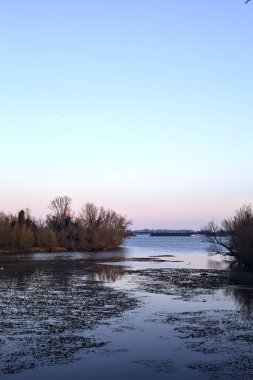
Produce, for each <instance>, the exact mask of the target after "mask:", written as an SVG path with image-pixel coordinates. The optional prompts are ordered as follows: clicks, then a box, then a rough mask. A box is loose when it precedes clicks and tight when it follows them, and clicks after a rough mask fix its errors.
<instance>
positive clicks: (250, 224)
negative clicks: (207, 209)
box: [204, 205, 253, 267]
mask: <svg viewBox="0 0 253 380" xmlns="http://www.w3.org/2000/svg"><path fill="white" fill-rule="evenodd" d="M204 235H205V241H207V242H209V243H210V247H209V250H210V252H211V254H221V255H223V256H232V257H233V258H234V260H235V261H236V262H238V263H239V264H240V265H242V266H245V267H253V210H252V207H251V205H244V206H242V207H241V208H240V209H239V210H237V211H236V213H235V215H234V217H232V218H230V219H224V220H223V221H222V223H221V226H218V225H216V224H215V223H214V222H209V223H208V225H207V226H206V227H205V228H204Z"/></svg>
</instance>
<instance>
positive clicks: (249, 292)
mask: <svg viewBox="0 0 253 380" xmlns="http://www.w3.org/2000/svg"><path fill="white" fill-rule="evenodd" d="M225 295H226V296H230V297H232V298H233V299H234V301H235V303H236V305H237V306H238V307H239V308H240V310H241V311H242V312H243V313H245V314H247V315H252V312H253V288H252V289H249V288H243V287H241V288H240V287H234V288H227V289H225Z"/></svg>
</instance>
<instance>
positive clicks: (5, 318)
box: [0, 257, 135, 374]
mask: <svg viewBox="0 0 253 380" xmlns="http://www.w3.org/2000/svg"><path fill="white" fill-rule="evenodd" d="M91 264H92V263H91V261H86V260H83V259H76V260H64V259H62V258H61V259H60V260H56V259H55V260H52V259H51V260H32V259H31V257H30V259H29V258H28V257H27V258H26V259H25V260H17V261H16V262H15V260H11V261H10V262H7V261H5V262H2V263H1V268H3V269H2V270H1V271H0V300H1V305H0V330H1V338H0V351H1V355H0V357H1V360H0V374H1V373H2V374H3V373H17V372H19V371H21V370H24V369H28V368H34V367H36V366H38V365H39V366H45V365H52V364H53V365H56V364H62V363H66V362H72V361H74V360H76V358H77V357H80V355H81V354H82V352H83V350H84V349H85V350H87V349H91V348H92V349H94V348H96V347H100V346H102V345H103V344H104V343H103V342H101V341H97V340H94V339H90V338H88V337H85V335H84V334H85V331H86V330H87V329H90V328H92V327H94V326H96V325H98V324H101V323H103V321H104V320H105V319H107V318H110V317H113V316H115V315H120V313H121V312H123V311H124V310H127V309H129V308H132V307H134V306H135V300H134V299H132V298H130V297H128V296H127V295H126V294H125V293H122V292H120V291H116V290H115V289H113V288H111V287H108V286H104V285H103V284H102V283H101V282H100V283H98V282H95V281H93V279H95V278H96V279H100V280H103V279H105V280H106V281H115V280H116V279H117V278H120V276H122V275H123V268H122V267H120V269H119V268H117V267H116V268H115V267H112V268H111V267H110V266H109V265H102V266H96V265H95V266H94V263H93V266H94V268H93V269H91ZM96 267H99V270H98V273H97V274H96ZM86 276H87V278H86ZM88 278H89V279H90V280H91V281H89V280H88Z"/></svg>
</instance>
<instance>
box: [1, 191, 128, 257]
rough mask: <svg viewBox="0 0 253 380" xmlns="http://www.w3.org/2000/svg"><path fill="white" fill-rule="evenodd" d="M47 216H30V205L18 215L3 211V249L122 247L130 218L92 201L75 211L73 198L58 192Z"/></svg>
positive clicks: (23, 250) (47, 249)
mask: <svg viewBox="0 0 253 380" xmlns="http://www.w3.org/2000/svg"><path fill="white" fill-rule="evenodd" d="M49 209H50V213H49V214H48V215H47V216H46V218H45V220H42V219H36V218H34V217H32V216H31V213H30V211H29V210H28V209H24V210H20V211H19V212H18V214H17V215H13V214H6V213H4V212H0V250H1V251H8V252H35V251H57V250H61V251H63V250H70V251H99V250H106V249H116V248H119V247H120V245H121V244H122V242H123V239H124V238H125V237H126V236H127V234H128V229H129V227H130V225H131V222H130V221H129V220H128V219H127V218H126V217H125V216H122V215H120V214H118V213H116V212H115V211H113V210H105V209H104V208H103V207H97V206H96V205H95V204H93V203H86V204H85V206H83V207H82V209H81V210H80V211H79V212H78V215H77V216H75V213H74V212H73V210H72V209H71V198H70V197H68V196H59V197H56V198H54V199H53V200H52V201H51V202H50V205H49Z"/></svg>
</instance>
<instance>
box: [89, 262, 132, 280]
mask: <svg viewBox="0 0 253 380" xmlns="http://www.w3.org/2000/svg"><path fill="white" fill-rule="evenodd" d="M126 269H127V267H126V266H123V265H97V266H96V267H95V268H94V270H93V271H92V272H91V273H89V274H87V275H86V276H85V277H86V279H87V280H89V281H102V282H109V283H110V282H115V281H119V280H121V279H122V278H123V277H124V274H125V270H126Z"/></svg>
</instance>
